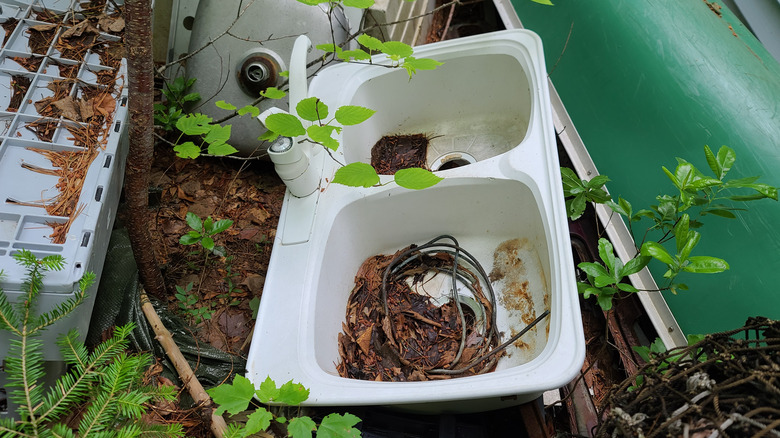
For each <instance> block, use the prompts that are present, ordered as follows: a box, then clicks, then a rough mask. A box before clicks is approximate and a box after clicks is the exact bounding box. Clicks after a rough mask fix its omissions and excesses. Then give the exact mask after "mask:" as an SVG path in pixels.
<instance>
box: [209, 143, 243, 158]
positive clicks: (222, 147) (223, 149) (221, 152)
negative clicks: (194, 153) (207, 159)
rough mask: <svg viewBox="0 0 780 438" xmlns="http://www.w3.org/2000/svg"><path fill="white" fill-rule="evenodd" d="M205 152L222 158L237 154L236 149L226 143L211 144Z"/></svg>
mask: <svg viewBox="0 0 780 438" xmlns="http://www.w3.org/2000/svg"><path fill="white" fill-rule="evenodd" d="M207 152H208V153H209V154H210V155H216V156H218V157H224V156H227V155H231V154H235V153H236V152H238V149H236V148H234V147H233V146H231V145H229V144H227V143H213V144H210V145H209V147H208V149H207Z"/></svg>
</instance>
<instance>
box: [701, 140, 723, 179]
mask: <svg viewBox="0 0 780 438" xmlns="http://www.w3.org/2000/svg"><path fill="white" fill-rule="evenodd" d="M704 157H705V158H706V159H707V165H708V166H710V169H711V170H712V173H714V174H715V177H716V178H721V179H722V178H723V175H724V174H723V168H722V167H720V163H718V160H717V158H715V154H714V153H712V149H710V147H709V146H707V145H706V144H705V145H704Z"/></svg>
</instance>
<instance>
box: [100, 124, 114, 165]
mask: <svg viewBox="0 0 780 438" xmlns="http://www.w3.org/2000/svg"><path fill="white" fill-rule="evenodd" d="M117 123H118V122H117ZM109 167H111V155H109V156H107V157H106V162H105V163H103V168H104V169H108V168H109Z"/></svg>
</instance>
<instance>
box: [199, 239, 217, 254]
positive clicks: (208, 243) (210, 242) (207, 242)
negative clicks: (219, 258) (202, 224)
mask: <svg viewBox="0 0 780 438" xmlns="http://www.w3.org/2000/svg"><path fill="white" fill-rule="evenodd" d="M200 244H201V245H203V247H204V248H206V249H207V250H209V251H211V250H212V249H214V239H212V238H211V237H209V236H203V239H201V240H200Z"/></svg>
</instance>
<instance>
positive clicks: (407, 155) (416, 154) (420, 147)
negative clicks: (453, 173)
mask: <svg viewBox="0 0 780 438" xmlns="http://www.w3.org/2000/svg"><path fill="white" fill-rule="evenodd" d="M427 152H428V137H427V136H425V135H424V134H412V135H387V136H384V137H382V138H380V139H379V141H377V142H376V144H375V145H374V146H373V147H372V148H371V165H372V166H374V169H376V172H377V173H378V174H380V175H393V174H395V173H396V172H397V171H399V170H401V169H409V168H412V167H420V168H423V169H425V168H426V166H425V155H426V154H427Z"/></svg>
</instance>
